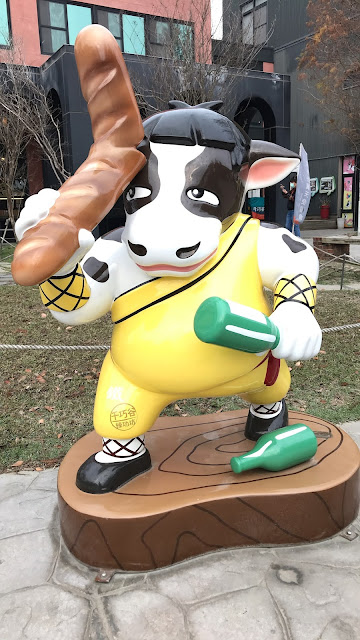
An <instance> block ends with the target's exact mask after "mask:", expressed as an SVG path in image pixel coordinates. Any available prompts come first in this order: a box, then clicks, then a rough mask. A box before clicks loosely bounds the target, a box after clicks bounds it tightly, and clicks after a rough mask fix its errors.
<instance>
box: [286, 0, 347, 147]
mask: <svg viewBox="0 0 360 640" xmlns="http://www.w3.org/2000/svg"><path fill="white" fill-rule="evenodd" d="M308 14H309V18H310V21H309V23H308V24H309V27H310V28H311V30H312V32H313V35H312V36H311V37H310V38H309V40H308V42H307V45H306V47H305V50H304V52H303V54H302V56H301V58H300V61H299V69H300V71H301V73H300V79H302V80H304V82H305V86H306V90H307V91H308V93H309V95H310V96H311V97H312V99H313V100H314V101H315V103H316V104H317V105H318V106H319V107H320V108H321V109H322V111H323V113H324V114H325V118H326V119H325V122H324V124H325V126H326V128H328V129H335V130H336V131H337V132H338V133H340V134H341V135H342V136H343V137H345V138H346V139H348V140H349V142H350V144H351V147H352V148H353V149H354V150H356V151H357V152H359V149H360V115H359V101H360V4H359V0H309V3H308Z"/></svg>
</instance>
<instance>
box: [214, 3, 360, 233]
mask: <svg viewBox="0 0 360 640" xmlns="http://www.w3.org/2000/svg"><path fill="white" fill-rule="evenodd" d="M307 4H308V0H254V1H249V0H240V10H241V11H242V12H243V14H244V15H245V16H248V22H249V23H250V24H253V28H254V37H256V31H257V29H259V28H260V27H258V25H259V24H260V22H263V21H264V16H265V12H266V23H267V29H268V32H271V31H272V33H271V35H270V38H269V40H268V42H267V46H268V47H269V48H270V50H271V51H272V52H273V62H274V77H277V75H278V74H279V75H280V77H283V76H286V77H288V79H289V81H290V86H291V91H290V93H289V96H290V104H289V124H290V148H291V149H292V150H293V151H298V150H299V145H300V143H302V144H303V146H304V148H305V150H306V151H307V153H308V157H309V167H310V177H311V178H314V179H317V180H318V182H319V186H320V181H321V178H325V177H328V178H332V177H333V178H334V179H335V185H336V188H335V190H334V191H333V193H332V194H331V195H330V211H331V216H332V217H333V218H334V220H335V218H336V217H337V216H341V215H342V216H344V217H345V218H348V222H349V226H350V225H351V219H352V218H353V223H354V226H355V228H357V226H358V201H359V171H358V169H357V168H356V166H357V165H359V159H358V158H356V157H355V151H354V148H353V147H352V145H351V143H350V142H349V141H348V140H346V139H345V138H342V137H341V136H340V135H338V134H336V132H334V131H332V132H329V131H326V128H325V126H324V120H325V115H324V113H323V112H322V111H321V110H320V109H319V108H318V107H317V106H316V104H315V102H314V101H313V100H312V98H311V96H310V93H309V91H308V90H307V87H306V86H305V83H304V82H303V81H302V80H300V79H299V71H298V68H297V67H298V59H299V56H300V55H301V53H302V51H303V50H304V47H305V46H306V41H307V38H308V37H309V36H311V33H310V30H309V27H308V25H307V21H308V16H307ZM260 9H261V11H262V14H261V16H259V18H257V17H256V12H258V11H260ZM249 16H250V17H249ZM224 22H225V24H226V15H225V16H224ZM225 30H226V29H224V31H225ZM259 34H260V32H259ZM260 35H261V34H260ZM349 38H350V36H349ZM349 46H350V40H349ZM260 111H261V110H260ZM261 115H262V112H261ZM344 160H345V164H347V163H348V164H351V163H352V164H353V163H354V161H355V169H354V172H353V173H346V171H347V169H345V173H344ZM353 166H354V164H353ZM350 171H352V169H350ZM349 178H350V184H351V186H352V197H351V201H352V207H351V208H350V209H348V210H346V209H344V181H345V186H346V181H347V180H349ZM321 200H322V195H321V194H320V193H317V194H316V195H314V197H312V199H311V202H310V207H309V212H308V218H312V217H313V218H318V217H319V216H320V206H321ZM282 207H283V208H284V204H283V205H282ZM345 214H346V215H345ZM277 216H278V213H277Z"/></svg>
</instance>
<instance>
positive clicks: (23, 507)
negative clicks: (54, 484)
mask: <svg viewBox="0 0 360 640" xmlns="http://www.w3.org/2000/svg"><path fill="white" fill-rule="evenodd" d="M56 507H57V497H56V494H54V493H53V492H50V491H49V492H45V491H36V490H32V489H29V490H28V491H25V492H20V493H17V494H16V495H13V496H11V497H10V498H7V499H6V500H2V501H1V502H0V539H2V538H7V537H9V536H13V535H18V534H21V533H28V532H30V531H37V530H39V529H46V528H47V527H49V525H50V524H51V521H52V518H53V515H54V510H55V508H56Z"/></svg>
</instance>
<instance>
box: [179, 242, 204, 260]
mask: <svg viewBox="0 0 360 640" xmlns="http://www.w3.org/2000/svg"><path fill="white" fill-rule="evenodd" d="M199 247H200V242H198V243H197V244H194V246H193V247H182V248H181V249H178V250H177V252H176V255H177V257H178V258H182V259H184V258H190V257H191V256H193V255H194V253H196V252H197V250H198V248H199Z"/></svg>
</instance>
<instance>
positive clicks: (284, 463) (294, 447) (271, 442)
mask: <svg viewBox="0 0 360 640" xmlns="http://www.w3.org/2000/svg"><path fill="white" fill-rule="evenodd" d="M316 450H317V440H316V436H315V434H314V432H313V431H312V430H311V429H310V428H309V427H307V426H306V425H305V424H293V425H291V426H290V427H282V428H281V429H276V430H275V431H272V432H271V433H266V434H265V435H263V436H261V437H260V438H259V440H258V441H257V443H256V445H255V447H254V448H253V449H252V450H251V451H250V452H249V453H245V454H244V455H242V456H237V457H234V458H231V460H230V464H231V468H232V470H233V471H234V472H235V473H241V472H242V471H249V470H250V469H258V468H260V469H267V470H268V471H282V470H283V469H288V468H289V467H294V466H295V465H296V464H301V462H306V460H310V458H312V456H313V455H315V453H316Z"/></svg>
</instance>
